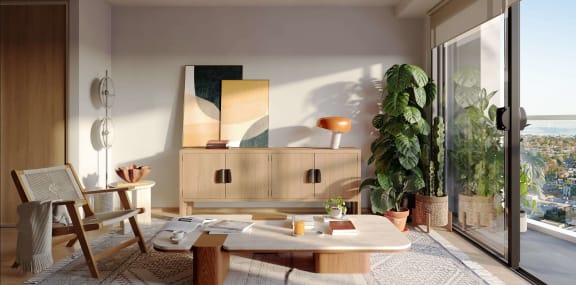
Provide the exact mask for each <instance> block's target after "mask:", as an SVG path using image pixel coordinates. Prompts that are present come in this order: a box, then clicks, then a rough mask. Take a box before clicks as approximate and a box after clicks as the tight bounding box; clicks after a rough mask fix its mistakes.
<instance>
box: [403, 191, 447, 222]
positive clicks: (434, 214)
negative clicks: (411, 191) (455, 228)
mask: <svg viewBox="0 0 576 285" xmlns="http://www.w3.org/2000/svg"><path fill="white" fill-rule="evenodd" d="M426 213H430V226H435V227H442V226H445V225H447V224H448V196H442V197H436V196H426V195H420V194H416V204H415V207H414V211H413V212H412V219H413V221H414V224H416V225H425V224H426Z"/></svg>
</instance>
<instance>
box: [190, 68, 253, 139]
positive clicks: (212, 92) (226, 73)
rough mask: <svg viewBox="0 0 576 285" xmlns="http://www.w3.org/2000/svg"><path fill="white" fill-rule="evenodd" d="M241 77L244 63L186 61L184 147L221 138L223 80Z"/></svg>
mask: <svg viewBox="0 0 576 285" xmlns="http://www.w3.org/2000/svg"><path fill="white" fill-rule="evenodd" d="M225 79H242V66H241V65H187V66H185V79H184V80H185V81H184V119H183V121H184V122H183V130H182V146H183V147H203V146H205V145H206V142H207V141H208V140H217V139H220V112H221V98H222V97H221V96H222V89H221V88H222V83H221V82H222V80H225Z"/></svg>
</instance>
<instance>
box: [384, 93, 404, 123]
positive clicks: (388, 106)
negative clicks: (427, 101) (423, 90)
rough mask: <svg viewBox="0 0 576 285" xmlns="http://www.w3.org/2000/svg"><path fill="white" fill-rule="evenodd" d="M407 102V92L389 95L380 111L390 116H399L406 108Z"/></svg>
mask: <svg viewBox="0 0 576 285" xmlns="http://www.w3.org/2000/svg"><path fill="white" fill-rule="evenodd" d="M409 100H410V94H408V92H401V93H390V94H388V96H386V98H384V102H383V105H382V110H384V112H386V113H387V114H388V115H390V116H395V117H396V116H400V115H402V113H404V110H405V109H406V107H408V101H409Z"/></svg>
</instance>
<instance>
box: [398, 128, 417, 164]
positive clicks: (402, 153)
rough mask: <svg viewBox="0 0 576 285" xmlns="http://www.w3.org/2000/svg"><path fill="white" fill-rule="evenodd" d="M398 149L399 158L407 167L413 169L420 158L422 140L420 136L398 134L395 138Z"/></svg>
mask: <svg viewBox="0 0 576 285" xmlns="http://www.w3.org/2000/svg"><path fill="white" fill-rule="evenodd" d="M394 142H395V145H396V148H397V149H398V160H399V162H400V164H401V165H402V167H404V168H405V169H412V168H414V167H416V165H418V162H419V160H420V142H419V141H418V137H412V138H409V137H406V136H404V135H398V136H396V139H395V140H394Z"/></svg>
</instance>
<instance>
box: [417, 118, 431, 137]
mask: <svg viewBox="0 0 576 285" xmlns="http://www.w3.org/2000/svg"><path fill="white" fill-rule="evenodd" d="M415 126H416V127H417V128H418V133H419V134H421V135H425V136H427V135H428V134H430V124H428V122H426V120H424V118H422V117H420V120H418V122H416V125H415Z"/></svg>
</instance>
